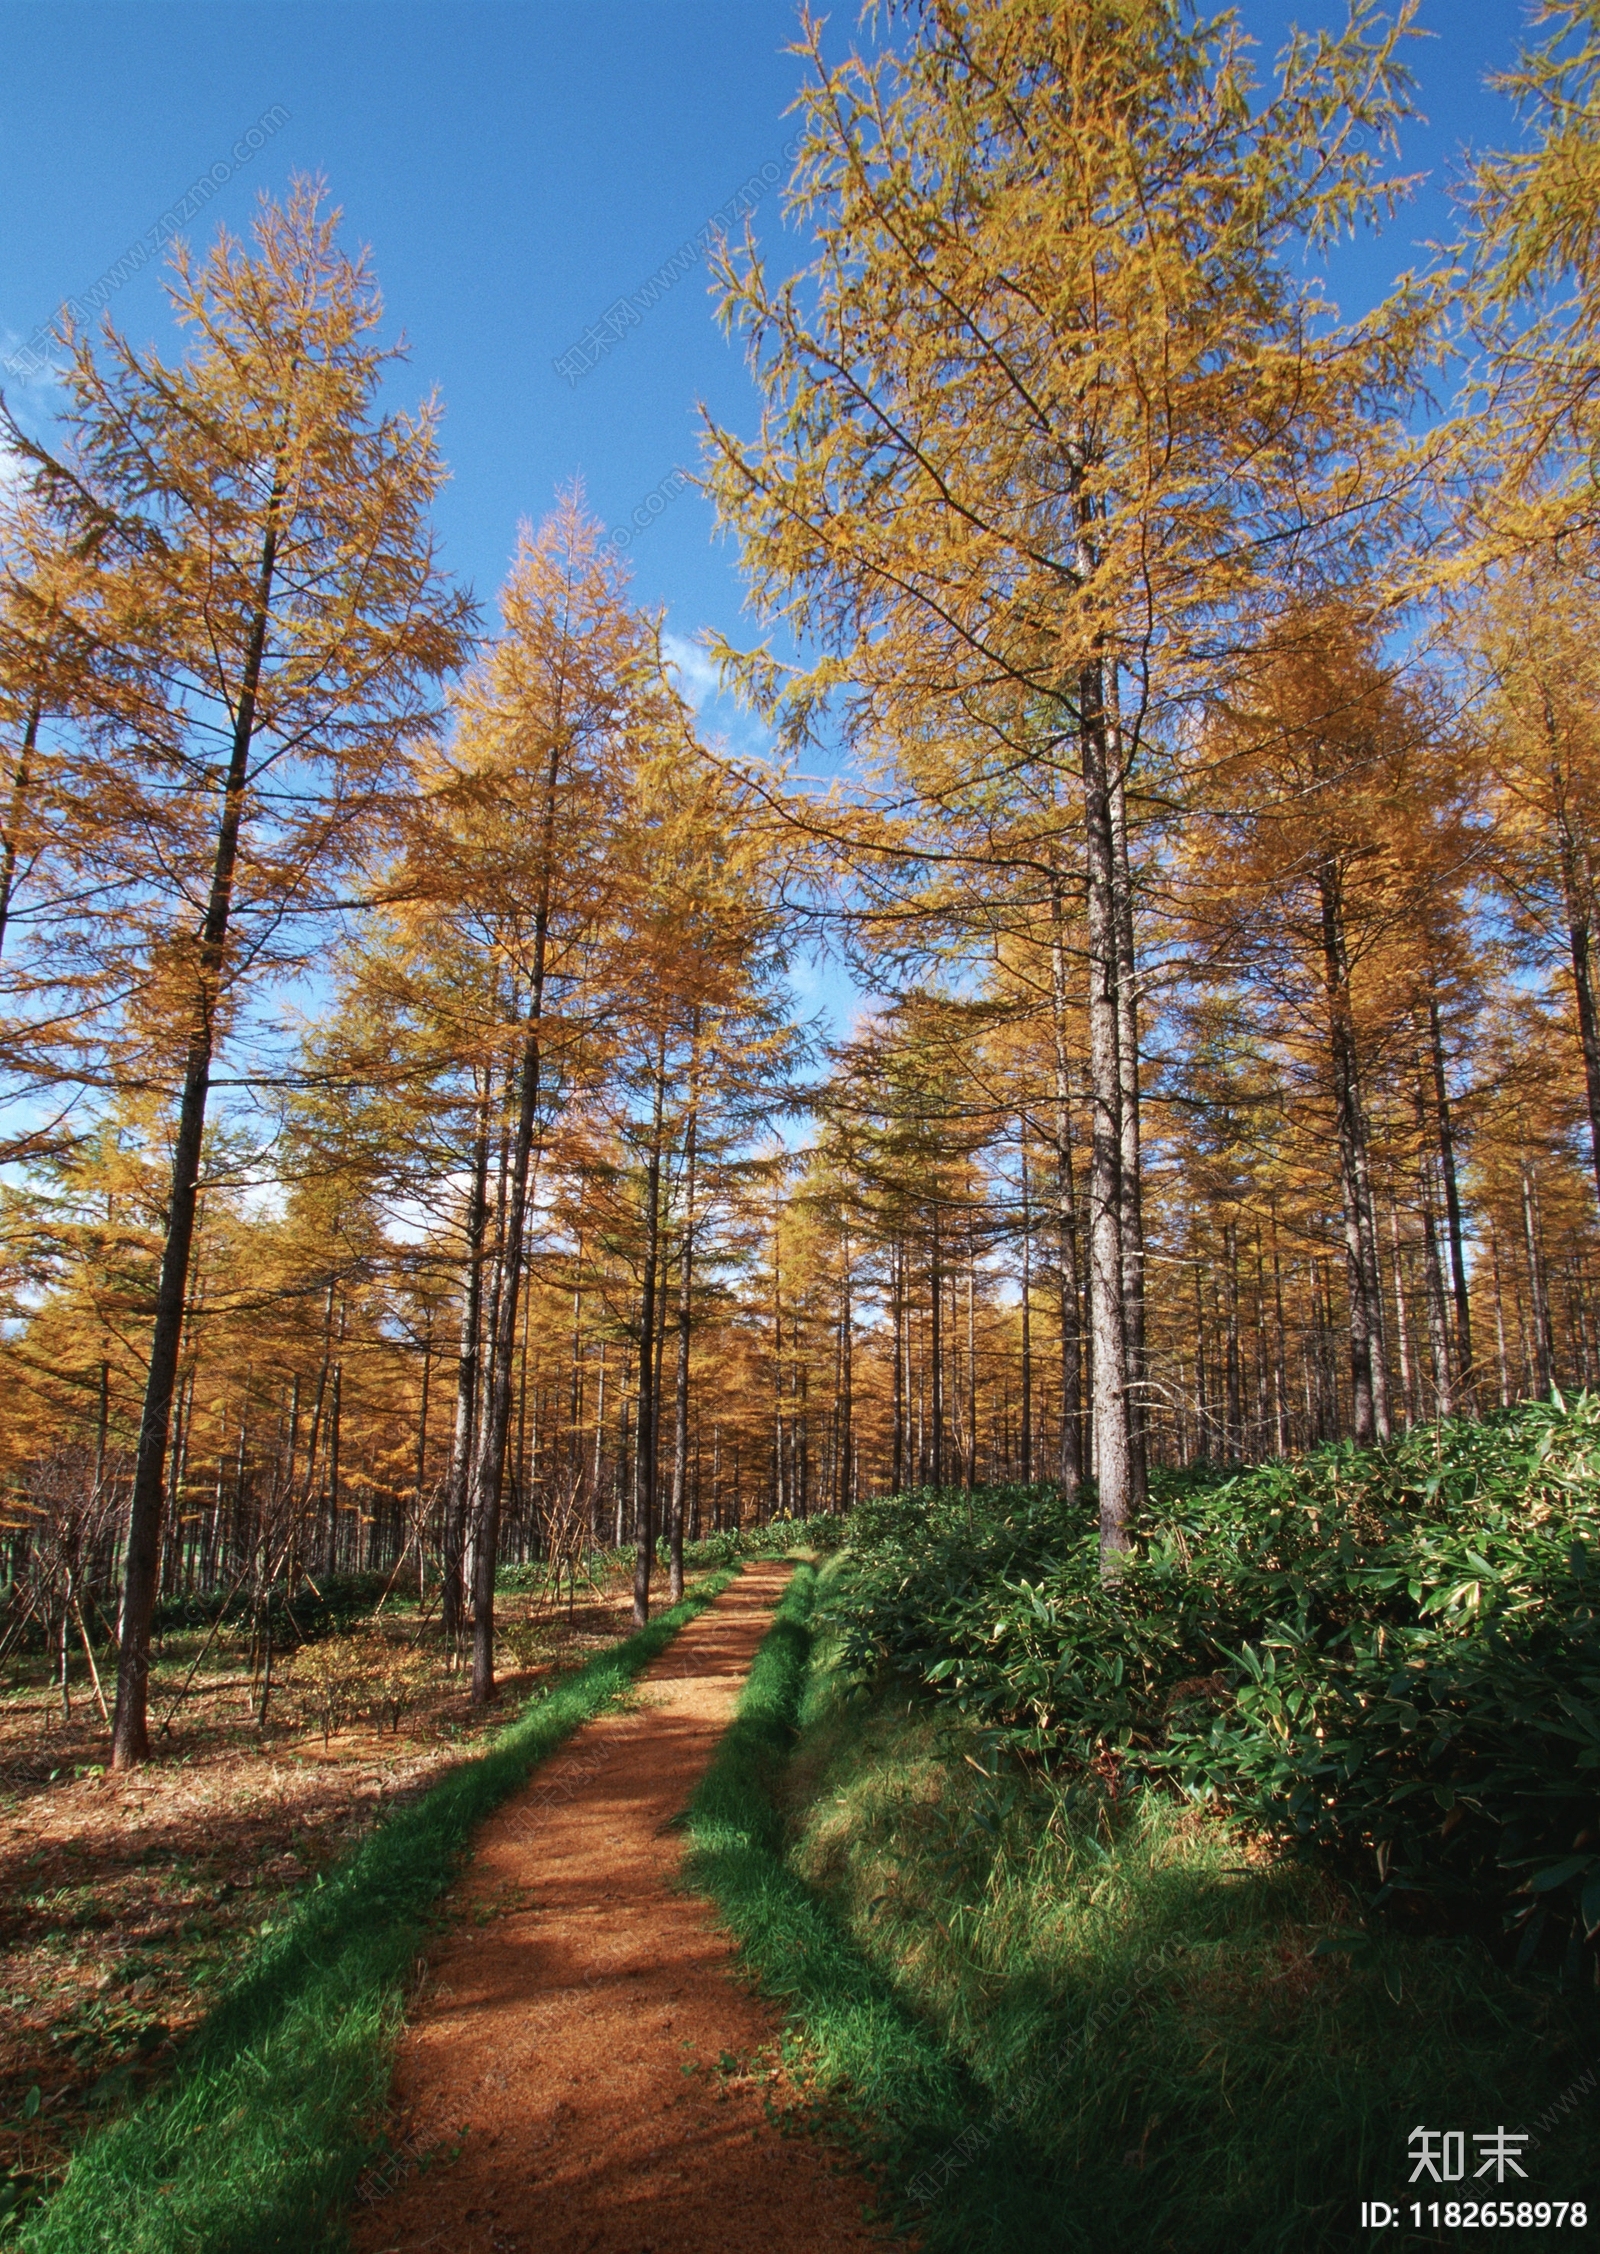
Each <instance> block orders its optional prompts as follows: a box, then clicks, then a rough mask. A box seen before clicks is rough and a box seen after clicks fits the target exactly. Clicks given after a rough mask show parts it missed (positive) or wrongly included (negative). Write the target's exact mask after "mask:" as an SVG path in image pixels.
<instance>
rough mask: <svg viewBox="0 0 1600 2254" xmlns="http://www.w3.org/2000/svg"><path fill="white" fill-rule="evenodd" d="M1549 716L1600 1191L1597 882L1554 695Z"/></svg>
mask: <svg viewBox="0 0 1600 2254" xmlns="http://www.w3.org/2000/svg"><path fill="white" fill-rule="evenodd" d="M1544 718H1545V732H1546V734H1547V735H1548V737H1549V739H1550V744H1551V759H1550V803H1551V817H1552V821H1553V823H1554V828H1555V846H1556V862H1557V865H1558V867H1559V868H1560V871H1561V898H1562V905H1563V907H1564V908H1565V910H1566V918H1567V945H1568V949H1569V951H1570V954H1571V957H1572V985H1573V991H1574V994H1575V996H1576V998H1577V1004H1578V1041H1579V1045H1580V1046H1581V1048H1582V1051H1583V1085H1584V1093H1585V1094H1586V1096H1587V1098H1588V1104H1589V1158H1590V1163H1591V1165H1592V1166H1593V1168H1594V1177H1595V1185H1596V1188H1597V1190H1600V1016H1597V1014H1596V1010H1595V995H1594V885H1593V882H1592V879H1591V875H1590V870H1589V856H1588V854H1587V852H1586V851H1585V848H1584V841H1583V840H1582V839H1581V838H1580V836H1579V834H1578V830H1577V827H1576V825H1575V824H1574V822H1573V819H1572V810H1571V807H1570V805H1569V802H1568V795H1567V785H1566V778H1565V776H1564V775H1563V774H1562V771H1561V762H1560V759H1559V757H1558V756H1557V755H1556V750H1555V745H1556V725H1555V715H1554V713H1553V712H1552V711H1551V708H1550V700H1549V698H1548V697H1546V699H1545V711H1544Z"/></svg>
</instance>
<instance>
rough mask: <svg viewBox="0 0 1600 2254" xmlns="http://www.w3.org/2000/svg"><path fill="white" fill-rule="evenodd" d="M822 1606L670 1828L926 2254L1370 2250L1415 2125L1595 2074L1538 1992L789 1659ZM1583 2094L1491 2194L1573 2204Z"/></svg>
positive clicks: (1573, 2025) (1525, 2101)
mask: <svg viewBox="0 0 1600 2254" xmlns="http://www.w3.org/2000/svg"><path fill="white" fill-rule="evenodd" d="M837 1570H838V1568H837V1567H830V1568H829V1569H828V1574H829V1576H831V1575H832V1574H833V1573H834V1572H836V1571H837ZM815 1593H816V1582H815V1580H814V1578H812V1577H810V1576H807V1577H806V1580H805V1584H804V1586H800V1585H798V1584H797V1585H796V1587H795V1588H794V1589H793V1590H792V1591H791V1595H790V1599H789V1601H788V1603H787V1604H786V1606H785V1608H784V1616H782V1617H780V1621H779V1623H778V1626H777V1627H776V1628H775V1630H774V1632H773V1635H772V1637H771V1638H769V1640H768V1643H767V1645H766V1646H765V1647H764V1649H763V1652H762V1654H761V1657H760V1659H759V1660H758V1662H757V1666H756V1669H755V1671H754V1672H753V1674H752V1677H751V1681H750V1685H749V1687H748V1690H747V1693H746V1699H745V1703H744V1706H743V1708H742V1710H741V1715H740V1719H739V1721H738V1723H737V1724H736V1725H735V1729H734V1731H733V1732H732V1733H730V1736H729V1738H728V1739H727V1740H726V1741H725V1743H724V1746H723V1749H722V1753H721V1755H720V1756H719V1759H718V1761H717V1763H716V1764H715V1766H714V1768H713V1770H712V1772H711V1774H710V1775H709V1776H708V1778H707V1780H706V1783H705V1786H704V1787H703V1789H702V1791H701V1793H700V1795H699V1797H698V1799H697V1801H696V1803H695V1806H694V1810H693V1814H692V1819H691V1820H692V1827H693V1834H694V1841H695V1857H694V1874H695V1876H696V1878H697V1880H698V1882H699V1883H700V1884H702V1885H704V1886H706V1887H708V1889H709V1890H710V1891H711V1892H712V1893H713V1894H714V1895H715V1897H716V1899H717V1900H718V1902H719V1903H720V1905H721V1908H722V1911H723V1914H724V1916H725V1918H726V1920H727V1922H728V1924H729V1925H730V1927H731V1928H732V1930H733V1931H734V1933H735V1934H736V1936H737V1937H738V1939H739V1940H740V1942H741V1944H742V1946H743V1948H744V1950H745V1953H746V1955H747V1958H748V1960H749V1961H750V1963H751V1964H752V1967H753V1968H754V1969H755V1970H756V1971H757V1972H758V1973H759V1975H760V1977H761V1980H762V1983H763V1985H764V1986H765V1987H766V1988H767V1990H768V1991H769V1992H770V1993H771V1994H772V1995H773V1996H774V1997H775V1998H777V1999H778V2000H779V2001H780V2002H782V2003H783V2004H784V2005H785V2006H786V2007H787V2010H788V2012H789V2015H790V2022H791V2030H792V2038H791V2039H792V2041H793V2042H794V2044H795V2045H796V2046H797V2047H798V2049H799V2050H800V2052H801V2054H802V2055H803V2057H804V2058H805V2060H806V2061H807V2062H808V2064H809V2066H810V2068H811V2070H812V2073H813V2075H814V2077H815V2082H816V2086H817V2089H818V2094H819V2096H820V2097H821V2098H822V2099H823V2100H824V2102H827V2101H830V2100H831V2103H832V2105H833V2107H834V2109H835V2111H836V2113H843V2114H844V2115H846V2116H847V2117H853V2118H854V2119H855V2122H856V2124H857V2133H858V2135H859V2137H860V2138H861V2140H862V2142H863V2143H864V2145H865V2146H866V2147H867V2148H868V2149H869V2150H872V2151H874V2152H875V2153H876V2155H877V2157H879V2158H880V2159H881V2160H882V2161H883V2163H884V2166H885V2172H886V2188H887V2192H888V2206H889V2209H890V2212H891V2213H894V2214H896V2215H897V2216H899V2217H900V2218H902V2219H904V2220H907V2221H910V2222H912V2223H913V2224H914V2227H915V2228H916V2229H917V2231H918V2233H919V2235H920V2238H921V2241H922V2244H923V2245H924V2247H925V2248H926V2249H927V2250H928V2254H943V2250H949V2254H956V2250H958V2249H959V2250H960V2254H1001V2250H1002V2249H1004V2250H1006V2254H1020V2250H1026V2249H1032V2248H1039V2249H1041V2250H1042V2249H1046V2248H1048V2249H1050V2250H1051V2254H1058V2250H1059V2254H1073V2250H1076V2249H1083V2250H1084V2254H1088V2250H1089V2249H1096V2250H1099V2249H1103V2248H1112V2249H1115V2250H1116V2254H1144V2250H1146V2249H1148V2250H1150V2254H1162V2250H1165V2249H1168V2248H1172V2249H1175V2250H1181V2254H1224V2250H1226V2254H1236V2250H1237V2254H1280V2250H1287V2249H1291V2248H1292V2249H1295V2250H1296V2254H1299V2250H1302V2249H1304V2250H1311V2249H1322V2248H1328V2249H1332V2248H1339V2247H1344V2246H1351V2245H1355V2244H1358V2243H1365V2242H1366V2241H1365V2234H1363V2233H1361V2232H1360V2230H1359V2229H1358V2212H1359V2202H1360V2201H1361V2200H1362V2199H1363V2198H1369V2197H1384V2196H1388V2197H1395V2196H1397V2195H1398V2194H1399V2193H1400V2192H1402V2191H1403V2190H1405V2188H1406V2180H1407V2177H1408V2174H1409V2161H1408V2158H1407V2150H1406V2145H1407V2137H1408V2135H1409V2132H1410V2130H1411V2129H1412V2128H1413V2127H1415V2126H1416V2125H1418V2124H1419V2123H1421V2124H1424V2125H1429V2126H1433V2127H1435V2128H1442V2129H1448V2128H1458V2129H1461V2130H1464V2131H1466V2132H1467V2134H1468V2136H1469V2138H1470V2137H1471V2135H1472V2134H1474V2133H1475V2132H1478V2131H1480V2130H1493V2129H1494V2128H1496V2127H1497V2126H1498V2125H1499V2124H1501V2123H1505V2124H1506V2125H1507V2126H1508V2127H1526V2128H1533V2127H1534V2126H1535V2124H1536V2123H1537V2122H1538V2121H1539V2120H1540V2117H1541V2116H1542V2115H1543V2114H1544V2113H1545V2112H1546V2109H1547V2108H1551V2107H1553V2106H1557V2105H1559V2102H1560V2100H1561V2097H1562V2093H1563V2092H1564V2091H1567V2090H1570V2089H1571V2087H1572V2085H1573V2084H1574V2083H1576V2082H1578V2081H1579V2079H1580V2078H1581V2077H1582V2076H1583V2074H1584V2073H1585V2070H1586V2069H1588V2068H1589V2067H1590V2066H1591V2065H1592V2064H1593V2062H1594V2061H1595V2059H1596V2058H1597V2057H1600V2040H1597V2029H1596V2020H1595V2014H1594V2011H1593V2008H1592V2004H1591V2003H1589V2002H1587V2001H1585V2000H1583V1999H1581V1998H1575V1997H1573V1996H1572V1995H1570V1994H1569V1993H1567V1992H1564V1991H1563V1990H1562V1989H1561V1988H1560V1987H1559V1986H1558V1985H1557V1984H1556V1983H1555V1982H1554V1981H1553V1980H1547V1979H1532V1978H1524V1979H1520V1980H1519V1979H1516V1978H1513V1977H1510V1976H1508V1975H1507V1974H1505V1973H1504V1972H1502V1971H1500V1970H1498V1969H1497V1968H1496V1966H1495V1965H1494V1963H1493V1962H1492V1961H1491V1959H1490V1957H1489V1955H1488V1954H1487V1952H1486V1951H1485V1950H1484V1949H1483V1948H1482V1947H1481V1945H1479V1944H1478V1943H1477V1942H1475V1941H1472V1940H1470V1939H1464V1938H1454V1939H1446V1938H1432V1939H1421V1938H1418V1937H1416V1936H1413V1935H1407V1934H1405V1933H1398V1932H1382V1931H1377V1932H1373V1933H1371V1934H1369V1933H1366V1932H1365V1931H1363V1930H1361V1929H1360V1927H1359V1922H1358V1917H1357V1913H1356V1911H1355V1909H1354V1906H1353V1905H1352V1902H1351V1899H1350V1897H1349V1896H1348V1895H1346V1894H1345V1893H1344V1892H1343V1891H1342V1890H1341V1889H1340V1888H1338V1887H1337V1886H1336V1884H1335V1883H1334V1881H1333V1880H1332V1879H1331V1878H1330V1877H1329V1876H1327V1875H1326V1873H1325V1872H1324V1871H1322V1870H1321V1869H1319V1868H1318V1867H1317V1866H1315V1865H1312V1864H1308V1863H1304V1862H1298V1861H1295V1860H1293V1859H1290V1858H1287V1857H1284V1856H1282V1855H1277V1854H1272V1853H1269V1852H1267V1851H1266V1850H1265V1849H1264V1848H1263V1847H1261V1846H1260V1845H1259V1844H1257V1843H1252V1841H1251V1840H1250V1839H1249V1837H1248V1835H1247V1834H1246V1833H1244V1832H1243V1831H1242V1830H1241V1829H1240V1828H1239V1827H1237V1826H1232V1825H1229V1824H1226V1823H1224V1822H1222V1821H1221V1820H1220V1819H1219V1818H1218V1817H1217V1816H1216V1815H1215V1814H1214V1813H1207V1812H1205V1811H1202V1810H1198V1809H1195V1808H1193V1807H1187V1808H1186V1807H1185V1806H1184V1805H1183V1804H1182V1803H1181V1802H1180V1801H1178V1800H1177V1799H1176V1798H1174V1797H1173V1796H1172V1795H1170V1794H1167V1793H1164V1792H1162V1791H1160V1790H1159V1789H1157V1788H1154V1787H1152V1786H1150V1785H1148V1784H1142V1783H1141V1784H1137V1785H1134V1786H1132V1787H1130V1788H1128V1789H1125V1790H1124V1791H1123V1792H1122V1793H1121V1794H1120V1795H1119V1796H1117V1797H1115V1798H1112V1797H1109V1796H1107V1795H1106V1794H1104V1793H1103V1792H1100V1791H1097V1790H1096V1789H1095V1788H1094V1786H1093V1785H1092V1784H1091V1783H1086V1782H1084V1781H1082V1780H1080V1781H1078V1782H1077V1783H1076V1784H1075V1785H1073V1786H1071V1787H1068V1786H1067V1785H1065V1784H1063V1783H1061V1782H1059V1781H1058V1782H1056V1783H1052V1782H1051V1781H1050V1780H1049V1779H1048V1778H1047V1777H1045V1776H1043V1775H1041V1774H1040V1772H1039V1771H1038V1770H1037V1769H1036V1768H1033V1767H1029V1766H1025V1765H1023V1764H1020V1763H1017V1762H1015V1761H1009V1760H1005V1759H997V1758H996V1757H995V1755H994V1752H993V1749H992V1741H990V1743H989V1745H988V1746H986V1744H985V1739H984V1736H983V1734H982V1733H981V1731H980V1729H979V1728H978V1727H977V1726H975V1725H974V1724H972V1723H968V1722H963V1721H962V1720H961V1719H960V1718H959V1717H952V1716H951V1715H950V1714H949V1713H948V1710H946V1711H944V1712H941V1711H940V1710H939V1707H938V1704H937V1702H935V1701H934V1700H933V1699H931V1698H930V1697H929V1696H928V1695H927V1694H926V1693H920V1694H919V1693H914V1692H912V1691H910V1690H909V1689H908V1688H907V1687H906V1686H905V1684H904V1683H903V1681H899V1680H897V1679H895V1678H883V1677H880V1678H879V1679H877V1680H876V1681H875V1682H874V1683H872V1684H870V1685H869V1684H863V1683H861V1682H860V1681H859V1680H856V1679H852V1677H851V1676H850V1675H849V1674H848V1673H847V1672H846V1671H845V1670H844V1669H843V1668H841V1667H840V1666H839V1665H838V1664H837V1653H836V1651H835V1650H833V1649H831V1648H830V1646H829V1645H828V1644H827V1643H826V1642H823V1643H821V1644H820V1645H819V1646H818V1648H816V1649H812V1648H811V1646H812V1631H811V1628H810V1626H809V1620H810V1608H811V1604H812V1601H813V1598H814V1595H815ZM1589 2088H1590V2093H1591V2094H1590V2095H1589V2096H1588V2097H1587V2098H1586V2099H1585V2100H1584V2101H1583V2102H1581V2103H1577V2104H1575V2105H1573V2106H1572V2107H1571V2108H1570V2109H1569V2110H1568V2111H1567V2112H1566V2114H1565V2115H1564V2116H1563V2117H1562V2118H1561V2119H1560V2120H1559V2121H1558V2122H1556V2123H1553V2124H1550V2125H1549V2126H1548V2133H1547V2135H1546V2137H1545V2141H1544V2142H1543V2143H1542V2144H1541V2146H1540V2147H1539V2149H1538V2150H1537V2151H1536V2152H1534V2153H1533V2154H1532V2156H1531V2157H1530V2158H1529V2159H1528V2160H1527V2162H1526V2165H1527V2167H1528V2172H1529V2178H1530V2181H1529V2184H1528V2186H1527V2187H1524V2186H1522V2185H1514V2186H1512V2187H1510V2188H1514V2189H1515V2190H1517V2191H1518V2192H1521V2191H1523V2190H1524V2188H1526V2190H1527V2192H1528V2195H1529V2196H1530V2197H1532V2198H1536V2199H1538V2198H1549V2199H1562V2198H1565V2199H1573V2198H1582V2197H1584V2196H1585V2194H1586V2193H1587V2194H1588V2195H1589V2197H1590V2199H1591V2202H1592V2201H1593V2197H1594V2194H1595V2191H1596V2187H1597V2180H1600V2141H1597V2139H1596V2136H1595V2132H1594V2127H1593V2118H1594V2112H1595V2103H1594V2098H1593V2095H1592V2090H1593V2085H1592V2083H1591V2084H1590V2085H1589ZM1468 2150H1469V2152H1471V2151H1472V2147H1471V2146H1470V2144H1469V2147H1468ZM1475 2161H1476V2154H1475V2153H1474V2154H1473V2162H1474V2164H1475ZM1476 2188H1477V2190H1478V2191H1479V2193H1481V2192H1482V2190H1483V2188H1484V2187H1483V2186H1481V2185H1480V2186H1478V2187H1476ZM1471 2195H1472V2193H1471V2187H1468V2196H1469V2197H1470V2196H1471ZM1593 2212H1594V2208H1593V2205H1592V2204H1591V2213H1593ZM1547 2238H1548V2234H1545V2236H1544V2237H1542V2238H1541V2237H1540V2236H1539V2234H1537V2233H1524V2232H1521V2231H1519V2230H1517V2229H1516V2228H1515V2227H1513V2228H1511V2229H1510V2230H1505V2231H1502V2232H1501V2234H1500V2237H1499V2240H1498V2243H1500V2244H1502V2245H1506V2244H1511V2245H1516V2244H1522V2243H1526V2244H1529V2245H1533V2244H1543V2243H1546V2242H1547ZM1429 2242H1430V2241H1429V2240H1428V2238H1427V2237H1426V2236H1425V2237H1424V2239H1423V2240H1422V2241H1416V2240H1413V2239H1412V2237H1411V2234H1410V2233H1409V2232H1402V2231H1396V2232H1394V2233H1392V2234H1390V2235H1389V2237H1388V2240H1387V2243H1388V2244H1390V2245H1392V2246H1395V2247H1399V2246H1401V2245H1404V2244H1410V2243H1429ZM1446 2242H1449V2243H1453V2242H1454V2234H1448V2233H1447V2234H1445V2238H1444V2239H1441V2241H1440V2243H1446Z"/></svg>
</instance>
